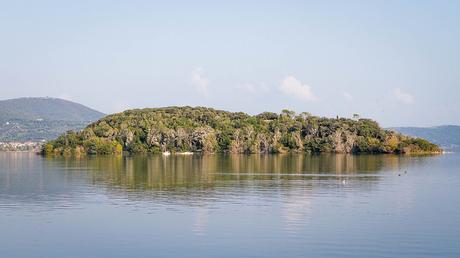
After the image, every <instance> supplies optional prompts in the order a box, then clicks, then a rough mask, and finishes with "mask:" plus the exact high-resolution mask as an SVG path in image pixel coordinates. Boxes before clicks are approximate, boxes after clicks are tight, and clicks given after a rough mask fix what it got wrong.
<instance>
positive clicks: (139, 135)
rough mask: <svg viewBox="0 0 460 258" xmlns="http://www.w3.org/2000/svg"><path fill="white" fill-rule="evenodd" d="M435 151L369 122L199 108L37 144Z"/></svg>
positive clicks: (119, 121) (114, 119)
mask: <svg viewBox="0 0 460 258" xmlns="http://www.w3.org/2000/svg"><path fill="white" fill-rule="evenodd" d="M166 151H169V152H172V153H174V152H202V153H215V152H223V153H286V152H306V153H321V152H329V153H396V154H402V153H417V154H418V153H440V152H442V150H441V149H440V148H439V147H438V146H437V145H435V144H433V143H430V142H428V141H426V140H424V139H420V138H412V137H409V136H404V135H401V134H399V133H397V132H394V131H390V130H385V129H383V128H381V127H380V126H379V125H378V124H377V123H376V122H375V121H372V120H370V119H358V118H356V117H355V119H348V118H336V119H335V118H325V117H317V116H312V115H311V114H309V113H300V114H295V113H294V112H292V111H289V110H283V111H282V112H281V113H280V114H276V113H271V112H264V113H261V114H259V115H255V116H251V115H248V114H245V113H242V112H227V111H221V110H215V109H212V108H205V107H165V108H148V109H135V110H127V111H124V112H121V113H117V114H113V115H109V116H106V117H104V118H102V119H100V120H99V121H97V122H94V123H92V124H90V125H88V126H87V127H86V128H85V129H83V130H82V131H80V132H72V131H69V132H67V133H65V134H63V135H61V136H59V137H58V138H57V139H56V140H53V141H49V142H48V143H46V144H45V145H44V146H43V149H42V153H43V154H46V155H50V154H54V155H82V154H121V153H123V152H129V153H161V152H166Z"/></svg>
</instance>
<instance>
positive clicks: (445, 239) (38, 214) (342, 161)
mask: <svg viewBox="0 0 460 258" xmlns="http://www.w3.org/2000/svg"><path fill="white" fill-rule="evenodd" d="M459 167H460V155H458V154H445V155H440V156H431V157H408V156H395V155H369V156H368V155H357V156H353V155H318V156H309V155H235V156H233V155H231V156H230V155H228V156H225V155H208V156H201V155H193V156H168V157H163V156H145V157H144V156H138V157H85V158H79V159H76V158H43V157H41V156H37V155H34V154H31V153H0V256H1V257H307V256H308V257H460V204H459V198H460V169H459Z"/></svg>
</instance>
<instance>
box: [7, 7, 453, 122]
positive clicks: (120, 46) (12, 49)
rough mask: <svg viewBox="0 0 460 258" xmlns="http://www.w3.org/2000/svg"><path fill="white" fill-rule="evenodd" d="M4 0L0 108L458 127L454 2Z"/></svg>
mask: <svg viewBox="0 0 460 258" xmlns="http://www.w3.org/2000/svg"><path fill="white" fill-rule="evenodd" d="M165 2H166V1H161V2H160V1H159V2H155V1H2V0H0V10H1V11H0V33H1V34H0V35H1V40H0V87H1V91H0V92H1V93H0V99H8V98H15V97H23V96H51V97H61V98H66V99H70V100H73V101H76V102H79V103H82V104H85V105H88V106H90V107H93V108H95V109H98V110H100V111H102V112H105V113H113V112H118V111H121V110H123V109H127V108H140V107H160V106H170V105H191V106H197V105H200V106H210V107H214V108H219V109H225V110H231V111H244V112H247V113H251V114H256V113H259V112H262V111H274V112H278V111H280V110H281V109H284V108H288V109H292V110H295V111H297V112H302V111H308V112H310V113H313V114H316V115H320V116H329V117H335V116H336V115H339V116H344V117H351V116H352V114H353V113H359V114H360V115H361V116H363V117H369V118H372V119H375V120H377V121H379V122H380V123H381V124H382V125H383V126H399V125H401V126H402V125H416V126H431V125H439V124H460V112H459V111H460V102H459V101H458V98H459V97H460V83H459V82H460V73H459V67H460V66H459V60H460V29H459V26H458V25H459V24H460V15H458V10H460V1H315V2H314V1H225V2H223V1H222V2H218V1H193V2H192V1H167V3H165Z"/></svg>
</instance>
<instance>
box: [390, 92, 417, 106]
mask: <svg viewBox="0 0 460 258" xmlns="http://www.w3.org/2000/svg"><path fill="white" fill-rule="evenodd" d="M392 93H393V96H394V97H395V98H396V99H397V100H398V101H400V102H402V103H404V104H412V103H414V101H415V100H414V97H413V96H412V95H410V94H409V93H407V92H404V91H402V90H401V89H400V88H396V89H394V90H393V92H392Z"/></svg>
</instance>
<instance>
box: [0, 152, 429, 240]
mask: <svg viewBox="0 0 460 258" xmlns="http://www.w3.org/2000/svg"><path fill="white" fill-rule="evenodd" d="M430 161H433V159H432V158H430V157H409V156H396V155H344V154H338V155H334V154H321V155H304V154H299V155H296V154H289V155H221V154H219V155H190V156H180V155H171V156H167V157H165V156H161V155H153V156H132V157H130V156H89V157H81V158H64V157H55V158H51V157H47V158H43V157H41V156H37V155H33V154H23V153H22V154H21V153H19V154H15V153H9V154H0V210H2V209H7V210H15V209H26V210H31V211H33V212H36V211H37V210H44V211H49V210H55V209H68V208H78V207H81V206H82V205H83V206H84V205H85V201H89V202H90V203H93V202H96V203H99V199H98V198H100V194H102V195H103V196H104V197H103V198H102V199H105V198H108V200H110V201H109V203H113V204H114V205H125V204H127V205H139V207H137V208H139V209H146V210H148V211H147V212H151V210H149V209H153V210H155V209H157V210H162V209H167V210H174V209H176V208H177V209H180V210H183V209H184V208H185V209H187V210H190V211H191V212H192V216H193V218H194V222H193V225H191V226H192V230H193V232H194V233H195V234H197V235H203V234H206V232H207V230H208V227H209V220H210V218H211V217H213V215H212V213H213V212H214V211H216V210H225V211H228V210H231V211H233V212H236V213H237V214H239V213H240V212H241V213H244V212H248V211H247V210H245V211H241V210H242V209H243V210H244V209H249V210H250V212H258V214H260V216H266V214H271V215H270V216H280V217H281V218H282V221H283V226H284V229H285V230H286V231H289V232H293V233H296V232H298V230H299V228H301V227H303V226H305V225H307V224H308V223H309V221H310V219H311V218H313V217H315V216H318V215H317V214H315V210H316V209H317V207H318V206H320V205H332V206H334V205H335V206H337V205H346V203H344V201H345V202H346V201H348V202H349V201H350V200H353V198H351V199H350V198H347V195H353V194H354V193H356V192H372V191H374V190H376V189H378V188H379V186H381V185H382V187H385V185H384V184H380V182H384V180H385V178H387V176H392V175H393V176H394V175H395V174H397V173H401V171H403V170H405V169H407V168H409V169H411V170H412V169H413V168H416V167H417V166H423V164H425V163H427V162H430ZM328 196H330V198H328ZM92 198H95V199H92ZM325 200H326V203H325ZM328 201H329V202H332V203H329V204H328V203H327V202H328ZM102 203H104V202H102ZM315 207H316V208H315ZM162 211H163V212H165V214H168V212H167V211H164V210H162Z"/></svg>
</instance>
